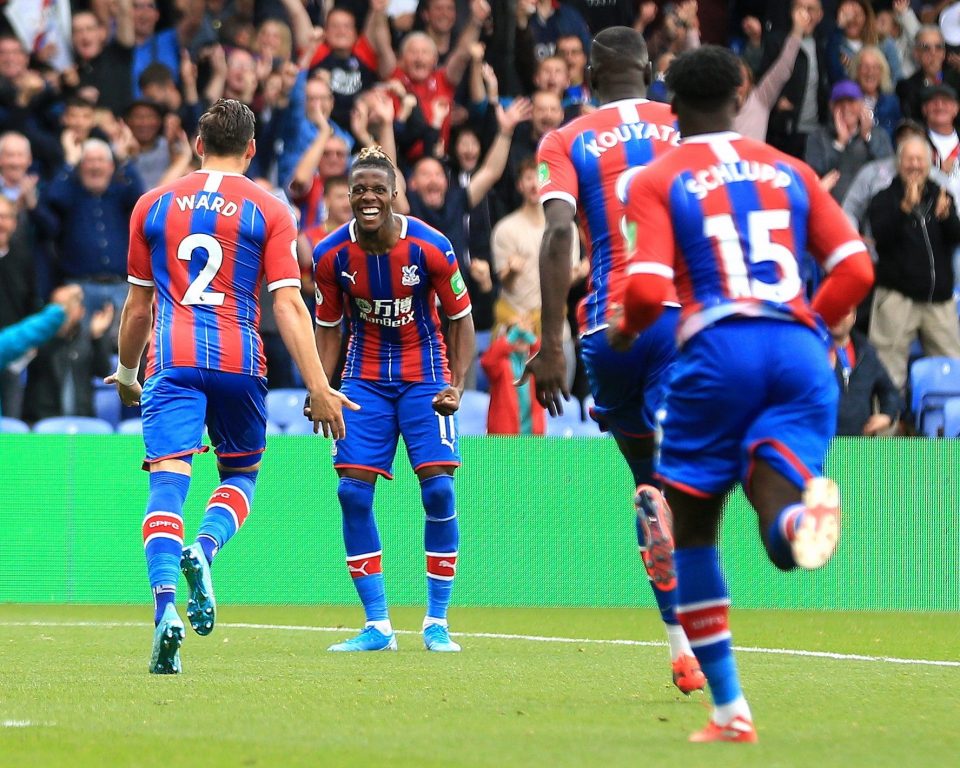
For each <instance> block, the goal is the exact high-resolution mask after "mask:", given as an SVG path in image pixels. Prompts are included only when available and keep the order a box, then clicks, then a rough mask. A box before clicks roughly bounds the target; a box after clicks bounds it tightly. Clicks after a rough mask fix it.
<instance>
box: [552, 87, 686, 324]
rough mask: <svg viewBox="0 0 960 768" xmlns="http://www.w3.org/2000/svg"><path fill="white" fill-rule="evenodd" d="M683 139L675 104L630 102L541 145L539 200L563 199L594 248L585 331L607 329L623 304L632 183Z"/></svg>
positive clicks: (581, 317)
mask: <svg viewBox="0 0 960 768" xmlns="http://www.w3.org/2000/svg"><path fill="white" fill-rule="evenodd" d="M679 141H680V134H679V133H678V132H677V128H676V119H675V118H674V115H673V112H672V111H671V109H670V106H669V105H667V104H660V103H658V102H655V101H647V100H646V99H625V100H621V101H614V102H610V103H609V104H604V105H603V106H602V107H600V108H599V109H598V110H596V111H595V112H591V113H590V114H588V115H583V116H582V117H578V118H577V119H576V120H572V121H571V122H569V123H567V124H566V125H564V126H562V127H560V128H558V129H557V130H555V131H551V132H550V133H548V134H547V135H546V136H544V137H543V140H542V141H541V142H540V147H539V148H538V150H537V162H538V174H539V179H540V202H542V203H545V202H547V201H548V200H554V199H559V200H565V201H567V202H568V203H570V204H571V205H572V206H573V207H574V208H575V209H577V208H579V210H580V221H581V224H582V226H583V229H584V234H585V235H586V239H587V240H588V242H589V243H590V275H589V281H588V284H587V295H586V296H585V297H584V299H583V301H582V302H581V303H580V306H579V308H578V312H577V322H578V324H579V327H580V332H581V333H591V332H593V331H596V330H597V329H599V328H604V327H606V325H607V322H608V318H609V314H610V307H611V305H612V304H616V303H619V302H620V301H621V300H622V296H623V288H624V280H625V278H626V273H625V270H626V264H627V252H626V248H625V246H624V240H623V232H622V227H623V214H624V204H623V200H624V199H625V198H624V192H625V190H626V185H627V183H628V182H629V180H630V177H631V176H632V175H633V174H634V173H636V172H637V171H638V170H640V169H641V168H643V167H644V166H646V165H647V164H649V163H650V162H652V161H653V160H654V159H655V158H657V157H660V156H661V155H662V154H663V153H664V152H666V151H668V150H671V149H672V148H673V147H675V146H676V145H677V144H678V143H679Z"/></svg>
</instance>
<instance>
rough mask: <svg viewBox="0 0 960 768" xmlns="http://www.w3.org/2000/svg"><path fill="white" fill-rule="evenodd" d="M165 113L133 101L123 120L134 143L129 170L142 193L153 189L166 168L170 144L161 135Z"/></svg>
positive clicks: (142, 101)
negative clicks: (131, 171)
mask: <svg viewBox="0 0 960 768" xmlns="http://www.w3.org/2000/svg"><path fill="white" fill-rule="evenodd" d="M165 116H166V110H165V109H164V108H163V107H162V106H161V105H160V104H158V103H157V102H155V101H150V100H149V99H137V100H136V101H134V102H133V103H131V104H130V106H129V107H127V111H126V113H125V114H124V120H125V121H126V124H127V125H128V126H129V128H130V132H131V134H132V135H133V138H134V140H135V141H136V151H135V153H134V157H133V160H132V163H133V167H134V168H136V169H137V174H138V175H139V176H140V179H141V180H142V181H143V187H144V189H153V188H154V187H155V186H157V183H158V182H159V181H160V179H162V178H163V175H164V173H165V172H166V170H167V168H168V167H169V166H170V150H171V147H170V143H169V142H168V141H167V138H166V137H165V136H164V135H163V127H164V123H163V121H164V117H165Z"/></svg>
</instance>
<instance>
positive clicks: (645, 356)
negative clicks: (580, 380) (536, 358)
mask: <svg viewBox="0 0 960 768" xmlns="http://www.w3.org/2000/svg"><path fill="white" fill-rule="evenodd" d="M679 317H680V309H679V308H678V307H665V308H664V310H663V313H662V314H661V315H660V317H659V318H657V321H656V322H655V323H654V324H653V325H651V326H650V327H649V328H647V329H645V330H644V331H643V332H642V333H641V334H640V335H639V336H637V339H636V341H634V343H633V345H632V346H631V347H630V349H628V350H627V351H626V352H617V351H616V350H614V349H613V348H612V347H611V346H610V345H609V344H608V343H607V334H606V331H605V330H599V331H596V332H594V333H591V334H589V335H587V336H583V337H581V339H580V355H581V358H582V359H583V364H584V367H585V368H586V371H587V378H588V379H589V382H590V393H591V394H592V395H593V402H594V406H593V410H592V416H593V417H594V418H595V419H596V420H597V421H598V422H599V423H600V425H601V426H602V427H603V428H604V429H607V430H609V431H610V432H612V433H613V434H614V435H624V436H626V437H646V436H648V435H651V434H653V433H654V432H655V431H656V428H657V412H658V411H659V410H660V409H661V408H662V407H663V399H664V395H665V393H666V387H667V381H668V379H669V376H670V370H671V367H672V366H673V363H674V361H675V360H676V356H677V339H676V331H677V321H678V319H679Z"/></svg>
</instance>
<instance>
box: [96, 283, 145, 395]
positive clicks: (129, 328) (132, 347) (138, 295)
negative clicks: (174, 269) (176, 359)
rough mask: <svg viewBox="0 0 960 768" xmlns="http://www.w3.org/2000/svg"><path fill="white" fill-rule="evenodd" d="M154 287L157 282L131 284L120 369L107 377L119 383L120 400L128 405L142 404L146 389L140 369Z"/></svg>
mask: <svg viewBox="0 0 960 768" xmlns="http://www.w3.org/2000/svg"><path fill="white" fill-rule="evenodd" d="M153 290H154V289H153V286H144V285H132V284H131V286H130V289H129V291H128V292H127V300H126V301H125V302H124V303H123V310H122V311H121V312H120V336H119V340H118V346H119V349H118V352H119V354H118V355H117V371H116V373H112V374H110V375H109V376H107V378H105V379H104V380H103V381H104V383H105V384H116V385H117V392H118V394H119V395H120V400H121V401H123V404H124V405H128V406H129V405H139V404H140V395H141V394H142V392H143V388H142V387H141V386H140V382H139V381H137V372H138V371H139V370H140V358H141V357H142V356H143V350H144V349H145V348H146V346H147V342H148V341H149V340H150V328H151V326H152V325H153Z"/></svg>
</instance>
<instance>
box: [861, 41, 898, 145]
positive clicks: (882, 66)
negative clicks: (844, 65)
mask: <svg viewBox="0 0 960 768" xmlns="http://www.w3.org/2000/svg"><path fill="white" fill-rule="evenodd" d="M853 72H854V75H855V77H854V80H855V81H856V83H857V85H859V86H860V90H861V91H863V103H864V106H866V108H867V109H868V110H870V111H871V112H873V120H874V123H875V124H876V125H877V126H879V127H880V128H883V129H884V130H885V131H886V132H887V133H888V134H889V136H890V138H891V139H892V138H893V129H894V128H895V127H896V125H897V123H899V122H900V100H899V99H898V98H897V97H896V95H895V94H894V92H893V81H892V80H891V79H890V67H889V66H888V65H887V59H886V57H884V55H883V52H882V51H881V50H880V49H879V48H877V47H876V46H875V45H865V46H864V47H863V48H861V49H860V52H859V53H857V55H856V56H854V58H853Z"/></svg>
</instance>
